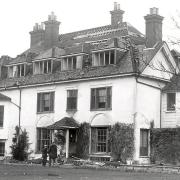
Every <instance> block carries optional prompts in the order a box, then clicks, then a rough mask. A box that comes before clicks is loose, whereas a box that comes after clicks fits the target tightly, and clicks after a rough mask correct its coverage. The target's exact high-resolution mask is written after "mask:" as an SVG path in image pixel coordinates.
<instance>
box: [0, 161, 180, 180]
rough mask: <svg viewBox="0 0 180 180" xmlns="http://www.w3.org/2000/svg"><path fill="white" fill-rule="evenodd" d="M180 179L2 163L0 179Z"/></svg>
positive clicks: (179, 177)
mask: <svg viewBox="0 0 180 180" xmlns="http://www.w3.org/2000/svg"><path fill="white" fill-rule="evenodd" d="M58 179H62V180H179V179H180V175H176V174H160V173H132V172H131V173H128V172H120V171H113V170H96V169H73V168H60V167H50V168H49V167H41V166H37V165H32V166H30V165H3V164H0V180H58Z"/></svg>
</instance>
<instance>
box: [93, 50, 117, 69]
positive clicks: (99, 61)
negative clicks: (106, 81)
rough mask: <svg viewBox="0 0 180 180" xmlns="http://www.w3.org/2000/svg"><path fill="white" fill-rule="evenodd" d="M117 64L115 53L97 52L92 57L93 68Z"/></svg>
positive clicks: (111, 51) (110, 51)
mask: <svg viewBox="0 0 180 180" xmlns="http://www.w3.org/2000/svg"><path fill="white" fill-rule="evenodd" d="M109 64H115V51H114V50H109V51H104V52H95V53H93V57H92V66H105V65H109Z"/></svg>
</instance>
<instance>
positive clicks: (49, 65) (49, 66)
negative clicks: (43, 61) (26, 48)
mask: <svg viewBox="0 0 180 180" xmlns="http://www.w3.org/2000/svg"><path fill="white" fill-rule="evenodd" d="M48 73H51V61H50V60H49V61H48Z"/></svg>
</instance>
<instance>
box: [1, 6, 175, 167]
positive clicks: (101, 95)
mask: <svg viewBox="0 0 180 180" xmlns="http://www.w3.org/2000/svg"><path fill="white" fill-rule="evenodd" d="M110 14H111V24H110V25H105V26H101V27H96V28H92V29H86V30H82V31H77V32H72V33H66V34H59V25H60V22H59V21H58V20H57V18H56V16H55V14H54V13H52V14H51V15H49V16H48V20H47V21H45V22H44V25H45V28H44V27H43V25H39V24H35V26H34V28H33V31H31V32H30V41H31V43H30V48H29V49H28V50H26V51H24V52H23V53H22V54H20V55H18V56H17V57H16V58H10V57H8V56H3V57H1V61H0V62H1V63H0V73H1V80H0V93H1V94H0V126H1V129H0V138H1V139H0V155H1V156H6V155H10V148H9V146H10V145H11V144H12V137H13V133H14V129H15V126H17V125H18V126H20V127H21V129H24V128H25V129H26V130H27V132H28V134H29V139H30V143H31V145H30V148H31V150H32V151H33V154H32V156H34V157H35V156H38V155H39V153H40V152H41V149H42V147H43V145H44V144H47V145H49V144H50V143H51V141H52V140H53V134H52V129H62V128H63V130H64V131H65V132H66V157H68V156H69V153H71V152H73V151H75V146H76V140H75V139H76V138H75V136H76V128H78V124H79V123H82V122H88V123H90V125H91V128H90V134H91V136H90V140H89V147H90V148H89V156H90V157H103V158H110V152H109V151H108V148H107V139H108V129H109V126H111V125H113V124H114V123H116V122H120V123H126V124H132V123H133V124H134V137H135V140H134V145H135V151H134V157H133V159H134V160H136V161H138V162H139V163H147V162H148V161H149V155H150V147H149V129H150V125H151V122H154V126H155V127H157V128H158V127H160V123H161V113H160V111H161V89H162V88H163V87H164V86H165V85H166V83H167V82H169V80H170V78H171V77H172V73H174V72H176V71H178V70H177V66H176V62H175V60H174V58H173V56H172V54H171V52H170V50H169V48H168V45H167V43H166V42H164V41H163V40H162V21H163V17H162V16H160V15H159V13H158V9H157V8H155V7H154V8H151V9H150V13H149V14H147V15H146V16H145V17H144V19H145V22H146V34H145V36H144V35H143V34H142V33H141V32H139V31H138V30H137V29H136V28H135V27H134V26H132V25H131V24H130V23H128V22H125V21H124V19H123V14H124V11H123V10H121V9H120V5H119V4H117V3H114V9H113V10H112V11H110ZM164 70H166V71H164ZM47 127H50V128H47ZM95 139H96V141H95Z"/></svg>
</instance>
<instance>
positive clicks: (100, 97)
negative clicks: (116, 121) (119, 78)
mask: <svg viewBox="0 0 180 180" xmlns="http://www.w3.org/2000/svg"><path fill="white" fill-rule="evenodd" d="M97 107H98V108H105V107H106V89H105V88H104V89H98V90H97Z"/></svg>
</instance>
